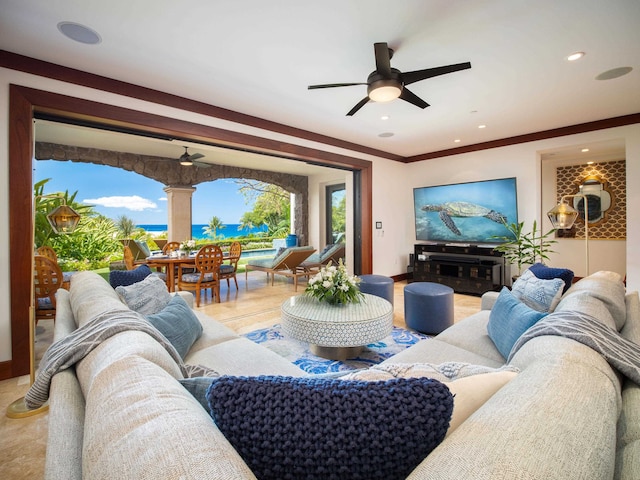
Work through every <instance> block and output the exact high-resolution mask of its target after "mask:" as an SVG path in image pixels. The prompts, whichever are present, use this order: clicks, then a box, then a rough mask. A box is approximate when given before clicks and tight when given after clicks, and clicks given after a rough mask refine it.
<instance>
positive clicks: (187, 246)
mask: <svg viewBox="0 0 640 480" xmlns="http://www.w3.org/2000/svg"><path fill="white" fill-rule="evenodd" d="M195 248H196V241H195V240H193V239H189V240H185V241H184V242H182V243H181V244H180V250H182V251H183V252H190V251H191V250H195Z"/></svg>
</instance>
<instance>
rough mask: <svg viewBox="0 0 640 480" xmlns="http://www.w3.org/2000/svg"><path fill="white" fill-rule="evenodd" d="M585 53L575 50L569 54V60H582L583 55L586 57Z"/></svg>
mask: <svg viewBox="0 0 640 480" xmlns="http://www.w3.org/2000/svg"><path fill="white" fill-rule="evenodd" d="M584 55H585V53H584V52H575V53H572V54H571V55H569V56H568V57H567V60H569V61H570V62H575V61H576V60H580V59H581V58H582V57H584Z"/></svg>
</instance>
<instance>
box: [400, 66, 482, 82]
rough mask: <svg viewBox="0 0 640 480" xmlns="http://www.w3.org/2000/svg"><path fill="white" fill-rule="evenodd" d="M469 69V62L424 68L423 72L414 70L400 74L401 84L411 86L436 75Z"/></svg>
mask: <svg viewBox="0 0 640 480" xmlns="http://www.w3.org/2000/svg"><path fill="white" fill-rule="evenodd" d="M468 68H471V63H470V62H464V63H456V64H454V65H446V66H444V67H435V68H425V69H424V70H416V71H414V72H406V73H402V74H401V76H402V83H404V84H405V85H411V84H412V83H415V82H419V81H420V80H425V79H427V78H432V77H437V76H438V75H445V74H447V73H453V72H458V71H460V70H467V69H468Z"/></svg>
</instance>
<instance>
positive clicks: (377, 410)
mask: <svg viewBox="0 0 640 480" xmlns="http://www.w3.org/2000/svg"><path fill="white" fill-rule="evenodd" d="M207 398H208V401H209V406H210V409H211V416H212V417H213V419H214V421H215V423H216V425H217V426H218V428H220V430H222V432H223V433H224V434H225V436H226V437H227V438H228V439H229V441H230V442H231V444H232V445H233V446H234V447H235V448H236V449H237V450H238V452H239V453H240V456H241V457H242V458H243V459H244V460H245V462H247V464H248V465H249V467H250V468H251V470H252V471H253V472H254V474H255V475H256V476H257V477H258V478H283V479H284V478H307V479H327V478H366V479H385V480H387V479H404V478H406V477H407V475H408V474H409V473H410V472H411V471H412V470H413V469H414V468H415V467H416V466H417V465H418V464H419V463H420V462H421V461H422V459H424V458H425V457H426V456H427V455H428V454H429V453H430V452H431V451H432V450H433V449H434V448H435V447H436V446H437V445H438V444H439V443H440V442H441V441H442V440H443V439H444V437H445V434H446V431H447V428H448V427H449V420H450V418H451V412H452V409H453V398H452V395H451V393H450V392H449V389H448V388H447V387H446V386H445V385H444V384H442V383H441V382H438V381H436V380H432V379H427V378H417V379H393V380H390V381H385V382H362V381H342V380H334V379H318V378H293V377H274V376H263V377H229V376H224V377H220V378H217V379H214V380H213V381H212V384H211V387H210V388H209V391H208V393H207Z"/></svg>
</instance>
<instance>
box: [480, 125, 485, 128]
mask: <svg viewBox="0 0 640 480" xmlns="http://www.w3.org/2000/svg"><path fill="white" fill-rule="evenodd" d="M478 128H487V126H486V125H478Z"/></svg>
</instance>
